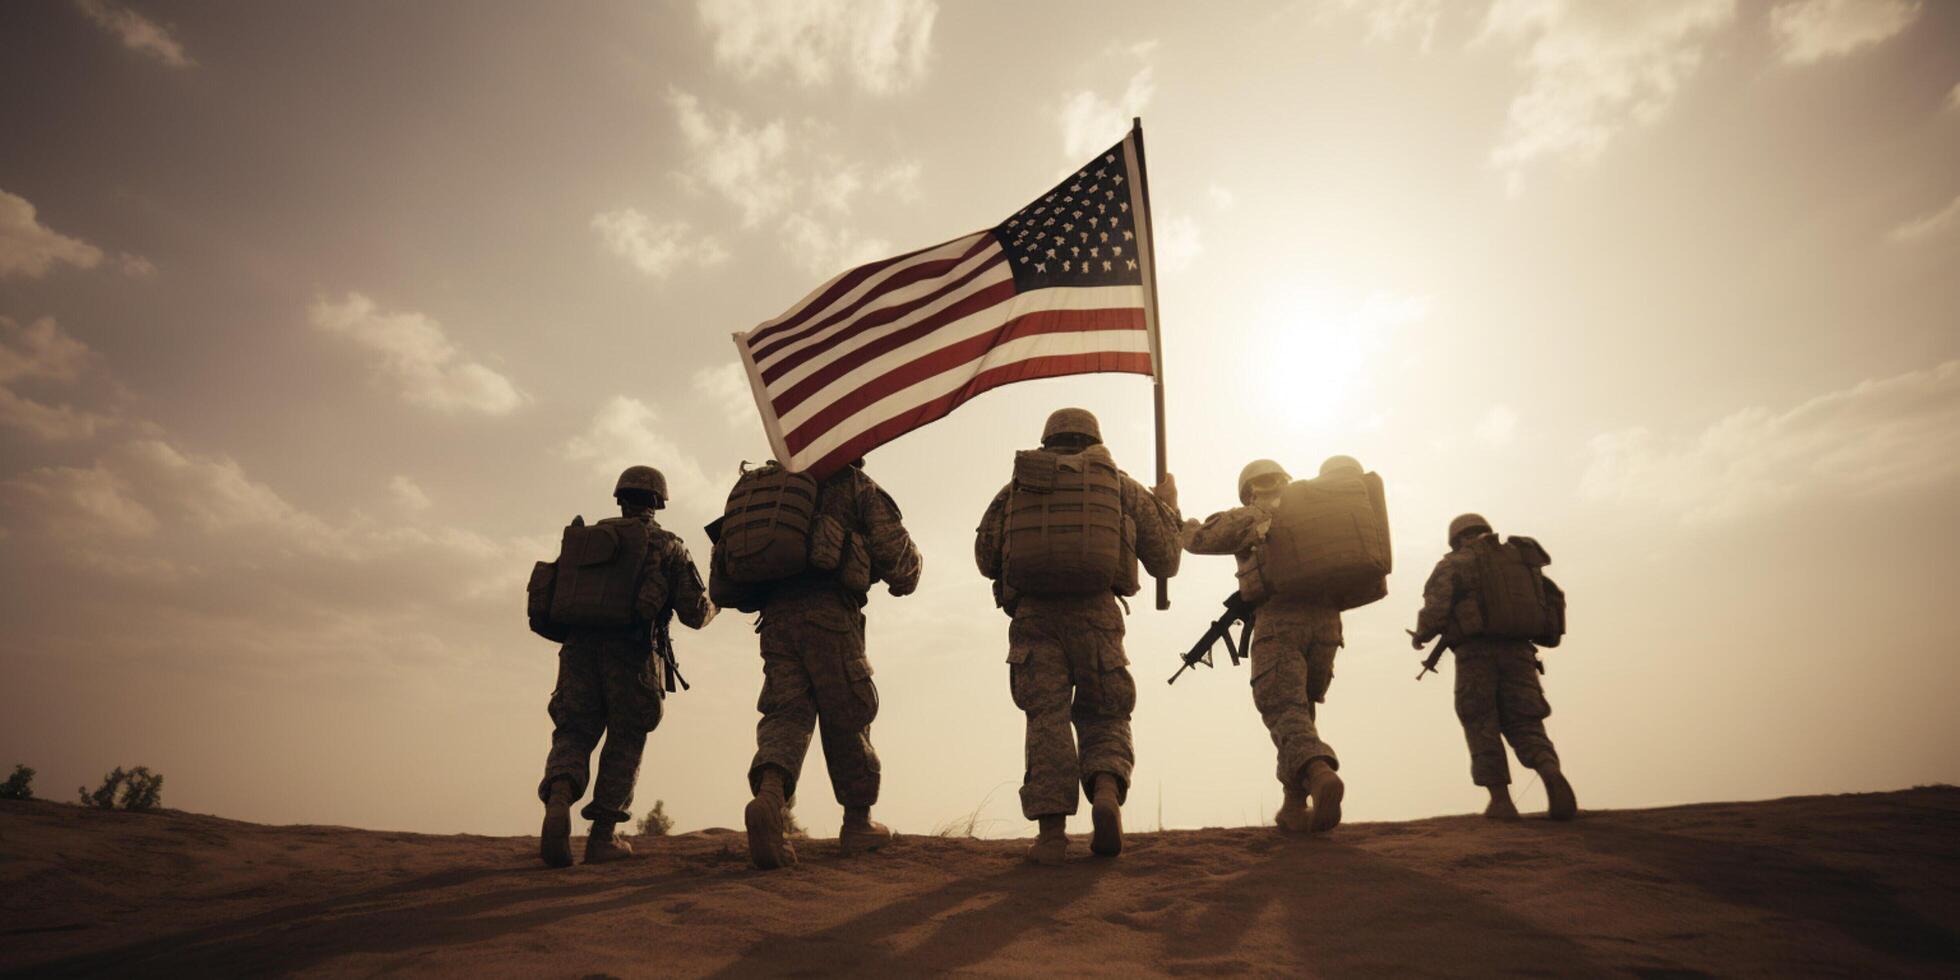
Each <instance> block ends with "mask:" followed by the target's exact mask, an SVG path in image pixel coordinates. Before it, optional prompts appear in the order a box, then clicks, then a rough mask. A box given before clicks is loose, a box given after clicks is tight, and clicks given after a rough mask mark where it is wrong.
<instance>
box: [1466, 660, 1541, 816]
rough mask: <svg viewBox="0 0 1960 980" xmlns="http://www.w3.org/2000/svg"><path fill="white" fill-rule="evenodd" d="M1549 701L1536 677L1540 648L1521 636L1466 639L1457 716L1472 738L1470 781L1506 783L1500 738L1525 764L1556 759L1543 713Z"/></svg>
mask: <svg viewBox="0 0 1960 980" xmlns="http://www.w3.org/2000/svg"><path fill="white" fill-rule="evenodd" d="M1551 713H1552V706H1551V705H1550V704H1549V703H1547V702H1546V701H1545V690H1544V688H1543V687H1541V686H1539V683H1538V651H1537V649H1536V648H1535V647H1533V646H1532V645H1531V644H1530V643H1527V642H1525V641H1523V640H1493V639H1470V640H1464V641H1463V642H1462V644H1461V645H1460V646H1459V647H1457V648H1456V717H1457V720H1459V721H1461V722H1463V738H1464V740H1465V741H1467V742H1469V743H1470V781H1471V782H1473V783H1476V784H1477V785H1479V786H1508V785H1510V783H1511V767H1510V763H1509V761H1508V760H1506V759H1505V758H1504V741H1505V740H1509V741H1510V743H1511V751H1513V752H1516V753H1517V754H1518V761H1519V762H1520V763H1523V764H1524V766H1525V768H1527V769H1537V768H1539V767H1540V766H1544V765H1546V764H1548V763H1557V762H1558V751H1557V750H1556V749H1553V748H1552V738H1551V736H1550V735H1547V734H1545V719H1546V717H1547V716H1549V715H1550V714H1551Z"/></svg>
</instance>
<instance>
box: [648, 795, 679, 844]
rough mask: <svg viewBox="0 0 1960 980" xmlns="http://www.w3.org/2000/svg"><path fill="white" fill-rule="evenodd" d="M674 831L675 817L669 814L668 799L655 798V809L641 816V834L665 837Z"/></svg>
mask: <svg viewBox="0 0 1960 980" xmlns="http://www.w3.org/2000/svg"><path fill="white" fill-rule="evenodd" d="M673 832H674V818H673V817H670V816H668V815H667V801H666V800H654V801H653V809H651V810H648V811H647V813H646V816H644V817H641V818H640V836H642V837H665V836H667V835H668V834H671V833H673Z"/></svg>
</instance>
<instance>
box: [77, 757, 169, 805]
mask: <svg viewBox="0 0 1960 980" xmlns="http://www.w3.org/2000/svg"><path fill="white" fill-rule="evenodd" d="M78 792H79V793H80V794H81V798H82V805H83V806H88V807H95V808H97V809H100V810H114V809H116V808H118V807H120V808H122V809H124V810H137V811H143V810H154V809H156V808H157V804H159V803H162V802H163V774H162V773H153V772H151V771H150V767H149V766H137V767H136V768H134V769H131V770H128V771H127V772H125V771H124V770H123V767H121V766H117V767H116V768H115V769H114V770H113V771H111V772H110V773H109V774H108V775H106V776H103V777H102V785H100V786H97V787H96V788H95V789H94V790H93V791H90V790H89V788H88V787H86V786H83V787H80V789H79V790H78Z"/></svg>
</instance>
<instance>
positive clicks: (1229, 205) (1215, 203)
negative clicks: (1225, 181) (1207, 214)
mask: <svg viewBox="0 0 1960 980" xmlns="http://www.w3.org/2000/svg"><path fill="white" fill-rule="evenodd" d="M1205 196H1206V197H1208V198H1211V206H1212V207H1213V208H1215V209H1217V210H1219V211H1230V210H1232V209H1233V208H1234V207H1237V206H1238V203H1239V196H1238V195H1237V194H1234V193H1232V189H1231V188H1229V187H1223V186H1220V185H1218V184H1209V185H1206V187H1205Z"/></svg>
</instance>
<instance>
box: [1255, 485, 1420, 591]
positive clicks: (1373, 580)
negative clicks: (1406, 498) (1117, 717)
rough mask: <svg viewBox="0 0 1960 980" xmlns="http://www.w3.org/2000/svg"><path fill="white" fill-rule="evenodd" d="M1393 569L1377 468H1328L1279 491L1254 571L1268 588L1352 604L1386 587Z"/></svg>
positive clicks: (1384, 505) (1384, 502)
mask: <svg viewBox="0 0 1960 980" xmlns="http://www.w3.org/2000/svg"><path fill="white" fill-rule="evenodd" d="M1391 571H1394V561H1393V557H1392V554H1391V552H1390V550H1389V542H1388V504H1387V501H1386V499H1385V498H1384V497H1383V495H1382V478H1381V477H1380V476H1378V475H1376V474H1374V473H1363V474H1359V475H1357V474H1354V473H1330V474H1328V475H1326V476H1320V477H1315V478H1314V479H1311V480H1295V481H1293V482H1292V483H1290V484H1288V485H1287V486H1286V488H1285V489H1284V490H1281V491H1280V495H1279V505H1278V507H1276V508H1275V509H1274V511H1273V525H1272V529H1271V530H1270V531H1268V532H1267V533H1266V540H1265V543H1264V545H1263V546H1262V547H1261V548H1260V559H1259V577H1260V578H1261V579H1263V580H1264V582H1265V585H1266V589H1267V591H1268V592H1270V593H1271V594H1273V595H1279V596H1297V597H1300V598H1304V599H1309V600H1312V601H1314V602H1317V603H1320V604H1323V605H1326V606H1329V607H1331V608H1334V609H1354V608H1356V607H1359V606H1365V605H1367V604H1368V603H1371V602H1374V601H1375V600H1377V599H1380V598H1382V597H1383V596H1385V595H1387V594H1388V573H1389V572H1391Z"/></svg>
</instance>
